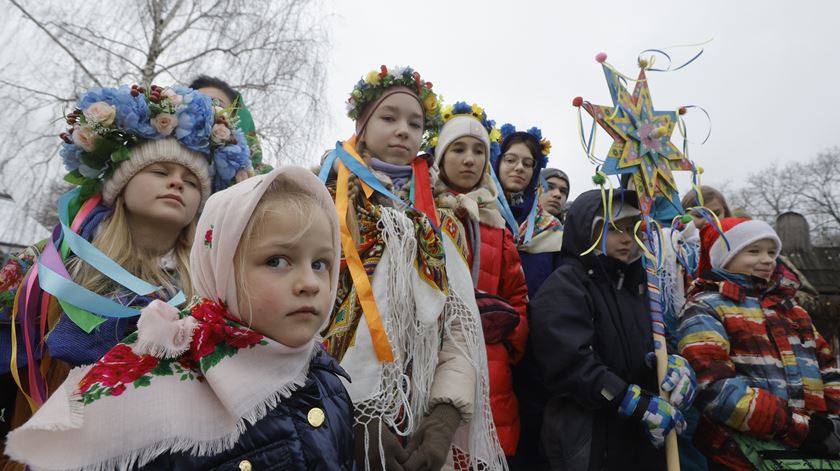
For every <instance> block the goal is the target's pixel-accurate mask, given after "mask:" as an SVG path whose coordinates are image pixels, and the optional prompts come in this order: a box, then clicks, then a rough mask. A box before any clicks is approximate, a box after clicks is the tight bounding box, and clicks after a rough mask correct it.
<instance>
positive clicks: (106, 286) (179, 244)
mask: <svg viewBox="0 0 840 471" xmlns="http://www.w3.org/2000/svg"><path fill="white" fill-rule="evenodd" d="M127 211H128V210H127V209H126V207H125V199H124V197H123V196H122V195H120V196H118V197H117V199H116V200H115V201H114V212H113V213H112V214H111V215H110V216H108V217H107V218H105V220H104V221H102V223H101V224H100V226H99V228H98V231H97V234H96V236H95V237H94V238H93V241H92V244H93V245H94V246H95V247H96V248H98V249H99V250H101V251H102V252H103V253H104V254H105V255H107V256H108V257H109V258H110V259H111V260H113V261H115V262H117V263H118V264H119V265H120V266H121V267H123V268H125V269H126V270H127V271H128V272H129V273H131V274H133V275H134V276H136V277H138V278H140V279H142V280H145V281H147V282H149V283H151V284H153V285H158V286H162V287H163V288H164V290H165V291H166V292H168V293H169V295H170V296H173V295H174V294H175V293H177V292H178V289H179V286H178V285H180V289H181V290H182V291H183V292H184V294H185V295H186V296H187V299H189V298H190V297H191V296H192V282H191V280H190V271H189V267H190V247H191V246H192V240H193V233H194V232H195V223H196V221H195V219H193V221H192V222H190V224H188V225H187V226H186V227H184V228H183V229H182V230H181V232H180V234H178V238H177V239H176V240H175V244H174V246H173V247H172V249H173V254H174V256H175V273H176V278H173V276H172V275H170V274H169V273H167V271H166V270H165V269H163V268H162V267H161V266H160V258H161V257H160V256H159V255H152V254H150V253H148V252H147V251H144V250H142V249H141V248H140V247H137V246H136V245H135V244H134V239H133V238H132V235H131V231H130V230H129V229H128V220H127ZM67 269H68V271H69V272H70V275H71V276H72V277H73V279H74V280H75V281H76V283H78V284H79V285H80V286H82V287H84V288H87V289H89V290H91V291H93V292H95V293H98V294H101V295H110V294H114V293H116V292H117V291H118V290H119V289H120V285H119V284H118V283H116V282H114V281H113V280H111V279H110V278H108V277H107V276H105V275H103V274H102V273H100V272H99V270H97V269H95V268H93V267H92V266H90V265H89V264H87V263H85V262H83V261H82V260H81V259H79V258H77V257H72V258H71V259H70V260H69V261H68V262H67Z"/></svg>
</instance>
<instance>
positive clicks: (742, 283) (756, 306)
mask: <svg viewBox="0 0 840 471" xmlns="http://www.w3.org/2000/svg"><path fill="white" fill-rule="evenodd" d="M782 268H783V267H782ZM768 286H770V288H768ZM795 293H796V286H795V284H794V283H793V280H792V279H791V278H790V277H786V276H785V273H784V272H783V271H781V270H777V274H776V275H775V276H774V279H773V281H771V282H770V283H767V282H762V281H760V280H758V279H757V278H753V277H749V276H744V275H735V274H732V273H729V272H726V271H723V270H713V271H712V273H711V275H709V276H707V277H706V278H705V279H698V280H697V281H695V284H694V285H693V286H692V288H691V290H690V291H689V299H688V301H687V302H686V305H685V307H684V308H683V310H682V312H681V314H680V317H679V330H678V336H679V350H680V353H681V354H682V355H683V356H684V357H685V358H687V359H688V361H689V362H690V363H691V366H692V367H693V368H694V371H695V372H696V373H697V380H698V386H699V392H698V395H697V400H696V402H695V404H696V405H697V406H698V407H699V408H700V409H701V411H702V412H703V418H702V419H701V423H700V426H699V427H698V430H697V434H696V436H695V443H697V445H698V447H699V448H700V449H701V450H702V451H704V452H705V453H706V454H707V456H708V457H709V458H710V459H712V460H713V461H715V462H718V463H720V464H723V465H726V466H729V467H730V468H732V469H753V466H752V465H751V464H750V463H749V461H748V460H747V459H746V457H745V456H744V454H743V453H741V452H740V448H739V446H738V443H737V437H738V433H742V434H745V435H747V436H751V437H755V438H758V439H760V440H773V441H777V442H780V443H783V444H784V445H786V446H787V447H789V448H797V447H798V446H799V445H800V444H801V443H802V441H803V440H804V439H805V437H806V436H807V434H808V422H809V417H810V414H811V413H812V412H814V411H823V412H828V413H832V414H838V413H840V371H838V369H837V365H836V362H835V359H834V356H833V355H832V352H831V348H830V347H829V345H828V343H827V342H826V341H825V339H824V338H823V337H822V336H821V335H820V334H819V333H818V332H817V331H816V329H815V328H814V325H813V323H812V322H811V318H810V316H808V313H807V312H806V311H805V310H804V309H802V308H801V307H799V306H798V305H796V303H795V301H794V300H793V295H794V294H795Z"/></svg>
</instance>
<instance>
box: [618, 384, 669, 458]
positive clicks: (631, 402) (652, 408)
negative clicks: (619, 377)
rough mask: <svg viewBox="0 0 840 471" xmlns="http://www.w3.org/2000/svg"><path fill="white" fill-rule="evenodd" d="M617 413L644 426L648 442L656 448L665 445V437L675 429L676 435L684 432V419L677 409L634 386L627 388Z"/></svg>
mask: <svg viewBox="0 0 840 471" xmlns="http://www.w3.org/2000/svg"><path fill="white" fill-rule="evenodd" d="M618 413H619V415H621V416H622V417H632V418H634V419H636V420H638V421H640V422H642V425H644V426H645V433H647V436H648V440H650V442H651V443H653V446H655V447H656V448H661V447H662V444H664V443H665V436H666V435H668V433H670V432H671V430H673V429H676V431H677V433H682V431H683V430H685V418H683V415H682V412H680V410H679V409H677V408H675V407H674V406H672V405H671V404H670V403H669V402H668V401H666V400H665V399H662V398H661V397H659V396H657V395H656V394H651V393H649V392H647V391H645V390H643V389H642V388H640V387H639V386H637V385H635V384H631V385H629V386H627V392H626V393H625V394H624V399H622V400H621V405H620V406H619V407H618Z"/></svg>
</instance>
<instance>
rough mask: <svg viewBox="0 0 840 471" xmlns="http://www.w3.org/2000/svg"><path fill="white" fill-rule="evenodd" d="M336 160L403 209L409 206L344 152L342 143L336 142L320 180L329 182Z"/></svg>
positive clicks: (323, 167)
mask: <svg viewBox="0 0 840 471" xmlns="http://www.w3.org/2000/svg"><path fill="white" fill-rule="evenodd" d="M336 158H337V159H338V160H340V161H341V163H343V164H344V165H345V166H346V167H347V168H348V169H349V170H350V171H351V172H353V174H355V175H356V176H357V177H359V178H360V179H361V180H362V181H363V182H365V183H366V184H367V185H368V186H369V187H371V188H373V189H374V190H375V191H377V192H379V193H381V194H383V195H385V196H387V197H388V198H390V199H392V200H394V201H396V202H397V203H399V205H400V207H402V208H405V207H406V206H408V205H406V203H405V201H403V200H401V199H400V198H399V197H398V196H397V195H395V194H393V193H391V192H390V191H388V189H387V188H385V185H383V184H382V182H381V181H379V179H378V178H376V176H375V175H374V174H373V172H371V171H370V169H369V168H367V166H365V165H364V164H363V163H361V162H359V161H358V160H356V159H355V158H353V156H352V155H350V154H348V153H347V151H346V150H344V147H343V146H342V145H341V141H336V143H335V150H334V151H332V152H330V153H329V155H327V159H326V160H325V161H324V165H323V166H322V167H321V171H320V172H319V173H318V178H320V179H321V181H322V182H324V183H326V182H327V178H328V177H329V174H330V170H331V169H332V167H333V165H334V164H335V159H336ZM413 178H414V177H413V176H412V179H413Z"/></svg>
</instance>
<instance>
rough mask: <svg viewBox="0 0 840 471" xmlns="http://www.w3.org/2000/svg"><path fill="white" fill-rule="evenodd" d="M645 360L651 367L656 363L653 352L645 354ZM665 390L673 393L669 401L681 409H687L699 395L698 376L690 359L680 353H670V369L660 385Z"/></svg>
mask: <svg viewBox="0 0 840 471" xmlns="http://www.w3.org/2000/svg"><path fill="white" fill-rule="evenodd" d="M645 362H646V363H647V364H648V366H650V367H651V368H653V367H654V365H655V364H656V355H655V354H654V353H653V352H650V353H648V354H647V355H646V356H645ZM660 387H661V388H662V390H663V391H668V392H670V393H671V397H670V398H668V402H670V403H671V405H673V406H674V407H676V408H677V409H680V410H686V409H688V408H689V407H691V404H693V403H694V398H695V397H696V396H697V376H696V375H695V374H694V369H692V368H691V365H690V364H689V363H688V360H686V359H685V358H683V357H681V356H679V355H668V369H667V371H666V372H665V378H664V379H663V380H662V384H661V385H660Z"/></svg>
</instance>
